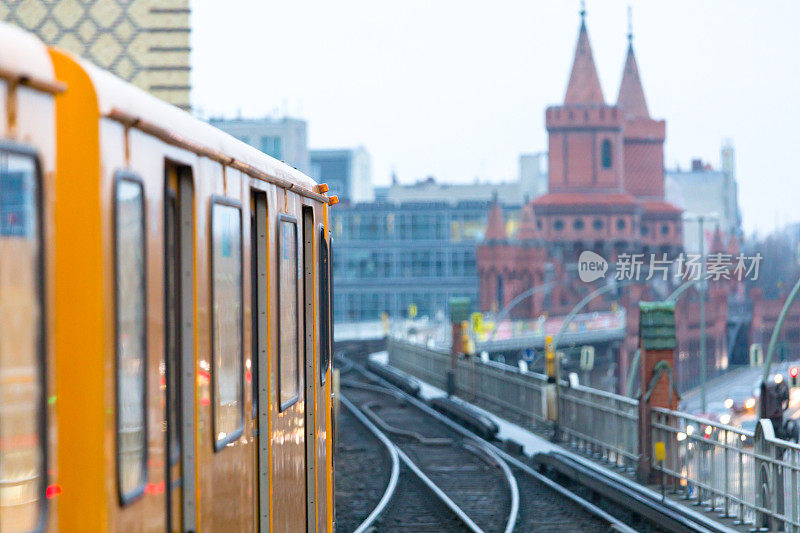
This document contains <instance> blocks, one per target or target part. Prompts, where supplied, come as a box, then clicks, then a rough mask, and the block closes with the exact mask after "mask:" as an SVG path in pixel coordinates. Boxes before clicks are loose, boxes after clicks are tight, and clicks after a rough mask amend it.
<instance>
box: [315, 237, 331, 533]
mask: <svg viewBox="0 0 800 533" xmlns="http://www.w3.org/2000/svg"><path fill="white" fill-rule="evenodd" d="M316 255H317V283H318V286H317V287H318V288H317V298H318V299H319V302H318V303H317V313H318V318H317V323H318V325H319V330H318V337H317V338H318V341H317V345H318V347H319V348H318V351H317V372H318V374H317V379H316V381H315V383H314V386H315V387H317V401H316V406H317V407H316V409H317V436H316V441H315V443H316V444H315V445H316V456H317V524H319V525H320V527H321V528H322V529H325V528H327V525H328V515H329V513H330V510H329V499H328V496H329V495H328V475H327V469H326V466H327V461H328V448H327V442H326V438H330V435H331V433H330V432H329V431H328V411H327V409H328V405H329V403H328V402H327V401H326V400H327V393H326V392H325V391H326V385H327V383H326V378H327V374H328V366H329V364H330V360H331V357H330V355H331V344H330V342H331V337H330V329H331V328H330V326H331V323H330V319H331V315H330V303H331V302H330V258H329V256H328V240H327V239H326V232H325V226H324V225H323V224H320V223H317V254H316Z"/></svg>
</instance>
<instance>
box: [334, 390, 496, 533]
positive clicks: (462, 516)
mask: <svg viewBox="0 0 800 533" xmlns="http://www.w3.org/2000/svg"><path fill="white" fill-rule="evenodd" d="M340 397H341V399H342V402H343V403H344V404H345V405H346V406H347V408H348V409H349V410H351V411H352V412H353V414H354V415H355V416H356V417H357V418H358V419H359V420H360V421H361V422H362V423H364V424H365V425H366V426H367V427H368V428H370V431H372V432H373V433H375V434H376V435H379V437H378V438H380V439H381V442H383V443H384V444H387V443H388V445H389V446H391V448H392V449H393V450H394V454H396V455H397V457H398V458H399V459H400V460H401V461H403V463H405V465H406V466H407V467H408V469H409V470H411V472H412V473H413V474H414V475H415V476H417V478H418V479H419V480H420V481H422V482H423V483H424V484H425V485H426V486H427V487H428V489H429V490H430V491H431V492H433V493H434V495H435V496H436V497H437V498H439V500H440V501H441V502H442V503H443V504H444V505H445V506H446V507H447V508H448V509H449V510H450V511H451V512H452V513H453V514H455V515H456V517H457V518H458V519H459V520H460V521H461V522H463V523H464V525H465V526H467V528H469V530H470V531H473V532H474V533H484V532H483V530H482V529H481V528H480V527H478V525H477V524H476V523H475V522H474V521H473V520H472V519H471V518H470V517H469V516H468V515H467V513H465V512H464V511H463V510H462V509H461V508H460V507H459V506H458V505H457V504H456V503H455V502H454V501H453V500H451V499H450V497H449V496H448V495H447V494H446V493H445V492H444V491H443V490H442V489H441V488H439V486H438V485H436V483H434V482H433V481H431V479H430V478H429V477H428V476H427V475H425V473H424V472H423V471H422V470H420V468H419V467H418V466H417V465H416V464H415V463H414V461H412V460H411V459H410V458H409V457H408V456H407V455H406V454H405V452H403V450H401V449H400V447H399V446H397V445H396V444H394V443H393V442H392V440H391V439H390V438H389V437H387V436H386V435H385V434H384V433H383V432H381V430H379V429H378V428H377V427H375V425H374V424H373V423H372V422H370V420H369V419H368V418H367V417H366V415H364V413H362V412H361V410H360V409H358V408H357V407H356V406H355V405H354V404H353V403H352V402H351V401H349V400H348V399H347V398H345V396H344V395H343V394H340ZM393 468H394V467H393ZM393 471H394V470H393ZM395 485H396V482H395ZM387 492H388V489H387ZM393 492H394V487H393V488H392V493H393ZM391 496H392V495H390V496H389V498H387V497H386V494H384V498H382V499H381V501H380V502H379V503H378V506H377V507H376V508H375V510H373V512H372V513H370V515H369V517H367V520H365V521H364V522H363V523H362V524H361V526H359V527H358V529H356V532H358V533H362V532H363V531H366V528H367V527H369V526H371V525H372V524H373V523H374V522H375V520H377V518H378V517H379V516H380V515H381V514H382V513H383V511H384V510H385V508H386V506H387V505H388V503H389V500H391ZM384 500H386V501H384ZM373 515H374V516H373ZM370 519H371V522H370V523H369V524H367V521H369V520H370ZM365 524H367V525H366V526H365ZM362 526H365V529H361V528H362Z"/></svg>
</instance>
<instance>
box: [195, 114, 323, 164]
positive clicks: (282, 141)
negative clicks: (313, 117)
mask: <svg viewBox="0 0 800 533" xmlns="http://www.w3.org/2000/svg"><path fill="white" fill-rule="evenodd" d="M208 122H209V124H211V125H212V126H214V127H217V128H219V129H221V130H222V131H224V132H226V133H229V134H231V135H233V136H234V137H236V138H237V139H239V140H240V141H242V142H246V143H247V144H249V145H250V146H253V147H255V148H258V149H259V150H261V151H262V152H264V153H265V154H267V155H270V156H272V157H274V158H275V159H277V160H279V161H283V162H285V163H286V164H288V165H291V166H293V167H294V168H296V169H297V170H299V171H301V172H305V173H306V174H308V173H309V172H310V170H311V164H310V161H309V156H308V133H307V130H308V126H307V124H306V121H305V120H300V119H297V118H289V117H283V118H271V117H264V118H212V119H210V120H209V121H208Z"/></svg>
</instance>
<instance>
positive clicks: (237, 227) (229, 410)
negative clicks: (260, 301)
mask: <svg viewBox="0 0 800 533" xmlns="http://www.w3.org/2000/svg"><path fill="white" fill-rule="evenodd" d="M211 233H212V238H211V276H212V278H211V279H212V291H211V292H212V294H211V298H212V301H211V303H212V313H211V314H212V318H211V320H212V324H213V327H212V328H211V329H212V333H211V335H212V352H213V353H212V357H213V364H214V368H213V387H214V435H215V437H214V447H215V449H216V450H221V449H222V448H224V447H225V445H226V444H228V443H230V442H233V441H235V440H237V439H238V438H239V437H240V436H241V435H242V432H243V431H244V386H243V381H244V374H243V367H244V364H243V361H242V360H243V355H244V352H243V346H244V338H243V335H244V328H243V323H244V309H243V305H242V303H243V302H242V300H243V298H242V276H243V274H242V208H241V206H240V205H239V204H238V203H235V202H230V201H229V200H223V199H219V198H217V199H215V200H214V202H213V204H212V210H211Z"/></svg>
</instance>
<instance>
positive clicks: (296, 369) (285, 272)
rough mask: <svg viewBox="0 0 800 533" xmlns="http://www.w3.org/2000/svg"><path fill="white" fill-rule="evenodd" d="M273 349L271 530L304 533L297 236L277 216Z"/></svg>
mask: <svg viewBox="0 0 800 533" xmlns="http://www.w3.org/2000/svg"><path fill="white" fill-rule="evenodd" d="M276 230H277V231H276V233H277V242H276V244H277V247H276V252H277V261H276V263H277V265H276V267H277V274H278V275H277V285H278V286H277V289H278V290H277V296H278V298H277V302H276V303H277V313H276V316H275V320H274V322H275V323H276V330H275V331H276V341H277V350H276V354H275V358H274V359H273V361H274V362H275V365H273V368H274V369H275V373H274V375H275V379H274V385H270V392H271V397H272V398H276V399H277V401H275V402H273V405H272V406H271V413H272V423H271V426H270V429H271V437H270V438H271V443H272V444H271V451H272V458H271V465H272V478H271V482H272V504H271V508H272V525H273V527H274V529H275V531H281V532H283V531H291V532H295V531H305V530H306V527H307V524H308V521H307V519H306V511H307V506H306V453H305V414H304V407H305V402H304V398H305V389H304V379H303V378H304V375H305V372H304V370H303V366H301V360H303V359H304V358H303V345H304V343H303V337H302V336H301V335H303V331H304V326H303V319H304V314H305V313H304V307H303V296H302V293H301V291H303V286H304V284H303V283H302V279H303V277H302V266H303V265H302V262H301V255H300V251H301V232H302V229H301V228H300V227H299V226H298V220H297V217H295V216H294V215H290V214H286V213H279V214H278V216H277V228H276Z"/></svg>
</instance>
